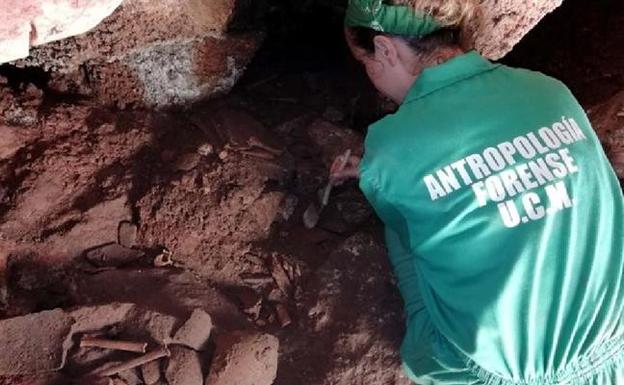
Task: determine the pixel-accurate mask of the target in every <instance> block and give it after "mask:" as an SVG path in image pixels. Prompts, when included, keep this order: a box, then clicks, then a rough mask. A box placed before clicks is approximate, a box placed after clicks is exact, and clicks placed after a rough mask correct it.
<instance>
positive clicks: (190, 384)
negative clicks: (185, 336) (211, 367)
mask: <svg viewBox="0 0 624 385" xmlns="http://www.w3.org/2000/svg"><path fill="white" fill-rule="evenodd" d="M170 349H171V356H170V357H169V364H168V365H167V369H166V371H165V378H166V379H167V383H168V384H169V385H203V383H204V375H203V373H202V369H201V364H200V362H199V356H198V355H197V353H196V352H195V351H193V350H191V349H188V348H185V347H182V346H172V347H171V348H170Z"/></svg>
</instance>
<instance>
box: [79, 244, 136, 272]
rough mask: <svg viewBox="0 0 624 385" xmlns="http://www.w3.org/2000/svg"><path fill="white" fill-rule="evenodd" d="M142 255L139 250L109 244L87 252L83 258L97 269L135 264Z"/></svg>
mask: <svg viewBox="0 0 624 385" xmlns="http://www.w3.org/2000/svg"><path fill="white" fill-rule="evenodd" d="M143 255H144V254H143V253H142V252H141V251H139V250H135V249H129V248H127V247H123V246H121V245H118V244H116V243H110V244H108V245H104V246H101V247H98V248H95V249H92V250H89V251H87V254H86V255H85V258H86V259H87V260H88V261H89V262H91V263H92V264H93V265H95V266H97V267H119V266H123V265H127V264H129V263H132V262H136V261H137V260H139V259H140V258H141V257H143Z"/></svg>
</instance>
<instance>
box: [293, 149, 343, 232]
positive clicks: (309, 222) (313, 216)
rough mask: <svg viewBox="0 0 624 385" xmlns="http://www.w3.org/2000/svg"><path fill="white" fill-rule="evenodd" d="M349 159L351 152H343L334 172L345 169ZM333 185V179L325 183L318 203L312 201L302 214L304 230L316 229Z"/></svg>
mask: <svg viewBox="0 0 624 385" xmlns="http://www.w3.org/2000/svg"><path fill="white" fill-rule="evenodd" d="M350 157H351V150H347V151H345V153H344V154H343V155H342V158H341V162H340V164H339V166H338V169H337V170H336V172H340V171H343V170H344V169H345V167H346V166H347V163H349V158H350ZM334 183H335V181H334V179H332V178H331V177H330V178H329V181H328V182H327V185H326V186H325V188H324V189H323V194H322V195H321V196H320V202H317V201H314V202H312V203H310V205H309V206H308V208H307V209H306V211H305V212H304V213H303V224H304V225H305V227H306V228H308V229H312V228H314V227H316V225H317V223H318V221H319V218H320V217H321V212H322V211H323V209H324V208H325V206H327V203H328V202H329V194H331V190H332V188H333V187H334Z"/></svg>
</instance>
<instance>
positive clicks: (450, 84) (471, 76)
mask: <svg viewBox="0 0 624 385" xmlns="http://www.w3.org/2000/svg"><path fill="white" fill-rule="evenodd" d="M492 65H493V66H494V67H493V68H488V69H487V70H484V71H481V72H478V73H476V74H472V75H468V76H466V77H463V78H460V79H458V80H456V81H453V82H451V83H448V84H445V85H443V86H441V87H438V88H435V89H433V90H431V91H427V92H426V93H424V94H422V95H418V96H415V97H412V98H409V100H406V101H405V102H404V103H403V104H402V105H401V106H403V105H406V104H409V103H412V102H415V101H417V100H420V99H423V98H425V97H427V96H429V95H431V94H434V93H436V92H438V91H441V90H443V89H445V88H448V87H451V86H453V85H455V84H457V83H461V82H463V81H466V80H470V79H472V78H474V77H477V76H480V75H483V74H485V73H488V72H492V71H494V70H497V69H499V68H500V67H501V66H502V64H492Z"/></svg>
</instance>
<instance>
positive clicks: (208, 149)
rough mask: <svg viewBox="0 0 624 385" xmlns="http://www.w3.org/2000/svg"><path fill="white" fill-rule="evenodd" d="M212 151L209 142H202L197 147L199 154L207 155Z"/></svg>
mask: <svg viewBox="0 0 624 385" xmlns="http://www.w3.org/2000/svg"><path fill="white" fill-rule="evenodd" d="M213 152H214V147H213V145H212V144H210V143H204V144H202V145H201V146H199V147H197V153H198V154H199V155H201V156H208V155H210V154H212V153H213Z"/></svg>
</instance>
